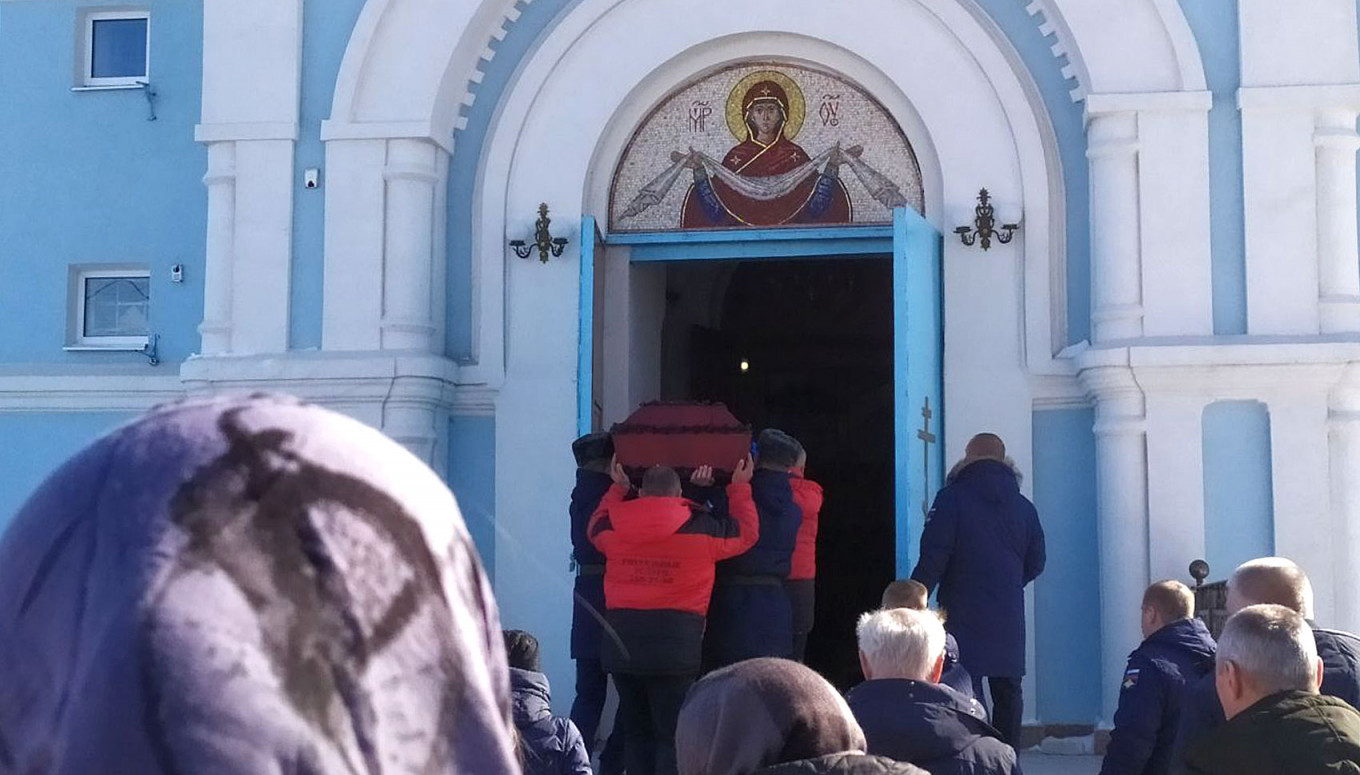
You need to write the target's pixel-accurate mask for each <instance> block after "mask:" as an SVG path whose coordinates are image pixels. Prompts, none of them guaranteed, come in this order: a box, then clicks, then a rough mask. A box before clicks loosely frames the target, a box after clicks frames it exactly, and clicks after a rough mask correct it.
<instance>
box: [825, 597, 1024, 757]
mask: <svg viewBox="0 0 1360 775" xmlns="http://www.w3.org/2000/svg"><path fill="white" fill-rule="evenodd" d="M855 634H856V635H857V636H858V638H859V661H860V666H861V667H862V668H863V669H864V677H865V678H866V679H867V680H866V681H865V682H864V683H862V684H860V685H859V686H856V687H855V688H854V689H852V690H851V691H850V694H849V696H848V697H846V700H847V701H848V702H849V703H850V710H851V711H852V712H853V713H854V714H855V719H856V720H858V721H859V724H860V727H862V728H863V729H864V737H865V739H866V740H868V743H869V753H871V754H876V755H878V756H887V757H889V758H891V759H896V760H897V761H900V762H908V763H911V764H914V765H916V766H918V767H921V768H922V769H925V770H927V771H929V772H931V773H933V775H964V774H965V773H968V774H969V775H1019V772H1020V768H1019V765H1018V764H1017V762H1016V757H1015V751H1014V750H1013V749H1012V748H1011V747H1010V746H1009V745H1007V744H1006V743H1005V742H1003V741H1002V740H1001V735H1000V733H999V732H997V731H996V730H995V729H993V728H992V727H991V726H990V725H988V724H987V721H986V719H987V715H986V711H984V710H983V708H982V705H981V704H979V703H978V702H977V701H976V700H973V699H970V698H968V697H965V696H964V695H962V694H960V693H958V692H957V691H955V690H953V689H951V688H949V687H948V686H945V685H943V684H941V683H940V682H939V681H940V673H941V672H942V671H943V670H944V641H945V633H944V625H942V624H941V623H940V618H939V616H938V615H937V614H935V613H934V612H932V611H917V610H913V609H910V608H894V609H889V610H880V611H874V612H872V613H867V614H864V615H863V616H861V617H860V620H859V626H858V627H857V628H856V630H855Z"/></svg>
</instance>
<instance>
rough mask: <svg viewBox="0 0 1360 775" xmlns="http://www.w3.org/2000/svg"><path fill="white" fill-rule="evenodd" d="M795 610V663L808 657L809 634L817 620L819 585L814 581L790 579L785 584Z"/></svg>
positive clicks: (790, 602)
mask: <svg viewBox="0 0 1360 775" xmlns="http://www.w3.org/2000/svg"><path fill="white" fill-rule="evenodd" d="M784 591H786V592H788V593H789V604H790V605H791V606H792V608H793V653H792V657H793V660H794V661H795V662H802V661H803V658H804V657H806V656H807V642H808V633H810V632H812V625H813V624H814V623H815V622H816V618H817V585H816V582H815V581H814V580H813V579H790V580H788V581H785V582H784Z"/></svg>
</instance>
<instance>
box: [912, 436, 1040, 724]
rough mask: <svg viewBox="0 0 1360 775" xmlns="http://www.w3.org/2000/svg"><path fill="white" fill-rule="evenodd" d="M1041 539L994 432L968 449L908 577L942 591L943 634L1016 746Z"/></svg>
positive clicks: (941, 498)
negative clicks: (1031, 588)
mask: <svg viewBox="0 0 1360 775" xmlns="http://www.w3.org/2000/svg"><path fill="white" fill-rule="evenodd" d="M1044 559H1045V552H1044V531H1043V528H1042V527H1040V526H1039V515H1038V512H1036V511H1035V510H1034V504H1032V503H1030V502H1029V499H1027V498H1025V496H1023V495H1021V494H1020V477H1019V473H1018V472H1017V471H1016V470H1015V468H1014V467H1013V465H1012V464H1011V463H1010V461H1008V460H1007V459H1006V445H1005V444H1003V443H1002V441H1001V439H1000V438H999V437H998V436H996V435H994V434H991V433H981V434H978V435H977V436H974V437H973V438H972V440H970V441H969V442H968V447H967V449H966V450H965V453H964V458H963V460H961V461H959V463H958V465H956V466H954V470H953V471H951V472H950V474H949V478H948V480H947V481H946V483H945V486H944V489H942V490H940V493H939V494H938V495H936V496H935V505H934V506H933V507H932V508H931V510H930V514H929V516H927V517H926V526H925V530H924V532H922V534H921V559H920V561H919V562H917V564H916V569H915V570H913V571H912V573H911V577H912V578H913V579H915V580H917V581H919V582H921V583H922V584H924V585H925V587H926V589H927V590H931V589H934V588H935V586H936V585H937V584H938V585H939V587H940V592H939V602H940V607H941V608H942V609H944V611H945V613H946V614H948V616H949V618H948V620H947V621H946V623H945V627H946V628H947V629H948V631H949V632H950V633H952V634H953V635H954V637H955V638H957V639H958V642H959V657H960V659H961V660H962V662H963V666H964V667H965V668H967V669H968V672H969V673H971V674H972V675H973V693H974V695H975V696H976V697H977V699H978V700H979V701H981V700H982V699H983V693H982V679H983V678H984V677H985V678H987V679H988V681H987V683H988V687H989V688H990V689H991V697H992V703H991V705H992V724H993V726H995V727H996V728H997V730H998V731H1000V732H1001V735H1002V739H1004V740H1005V741H1006V742H1007V743H1008V744H1010V745H1012V746H1014V745H1015V744H1016V743H1017V741H1018V739H1019V737H1020V720H1021V713H1022V710H1023V708H1024V702H1023V698H1022V696H1021V692H1020V678H1021V677H1022V676H1023V675H1024V674H1025V585H1026V584H1028V583H1029V582H1031V581H1033V580H1034V579H1035V578H1036V577H1038V575H1039V574H1040V573H1042V572H1043V570H1044Z"/></svg>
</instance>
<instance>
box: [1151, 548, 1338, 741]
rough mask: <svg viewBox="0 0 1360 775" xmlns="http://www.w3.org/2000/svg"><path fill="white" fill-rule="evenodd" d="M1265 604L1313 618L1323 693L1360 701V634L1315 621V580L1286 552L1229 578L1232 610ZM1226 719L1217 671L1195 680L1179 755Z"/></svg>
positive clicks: (1250, 563) (1183, 709)
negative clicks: (1218, 691)
mask: <svg viewBox="0 0 1360 775" xmlns="http://www.w3.org/2000/svg"><path fill="white" fill-rule="evenodd" d="M1261 603H1270V604H1274V605H1282V606H1284V607H1285V608H1288V609H1289V610H1291V611H1293V612H1295V613H1297V614H1299V615H1300V616H1301V617H1303V619H1304V620H1305V621H1307V622H1308V624H1309V627H1310V628H1311V629H1312V634H1313V638H1314V641H1315V643H1316V648H1317V654H1318V657H1319V658H1320V659H1321V661H1322V689H1321V691H1322V693H1323V694H1326V695H1329V696H1332V697H1336V698H1338V699H1341V700H1345V701H1346V702H1347V703H1348V704H1350V705H1351V706H1353V707H1354V706H1356V705H1357V703H1360V638H1356V637H1355V636H1354V635H1352V634H1350V633H1348V632H1341V631H1339V630H1325V629H1322V628H1320V627H1318V626H1317V625H1316V624H1314V623H1313V621H1312V619H1313V585H1312V584H1311V583H1310V582H1309V581H1308V574H1306V573H1304V572H1303V569H1302V568H1300V567H1299V566H1298V565H1297V564H1295V563H1294V562H1293V561H1291V560H1288V559H1286V558H1284V557H1260V558H1257V559H1255V560H1250V561H1248V562H1245V563H1243V564H1242V565H1240V566H1238V568H1237V570H1235V571H1233V574H1232V576H1230V577H1229V578H1228V597H1227V601H1226V608H1227V611H1228V614H1230V615H1231V614H1235V613H1237V612H1238V611H1240V610H1242V609H1243V608H1246V607H1247V606H1251V605H1257V604H1261ZM1224 720H1225V715H1224V708H1223V706H1222V705H1221V704H1220V703H1219V699H1218V695H1217V692H1216V691H1215V688H1214V681H1213V678H1212V676H1205V677H1204V678H1202V679H1200V681H1199V682H1198V683H1195V684H1192V685H1191V686H1190V687H1189V688H1187V689H1186V693H1185V697H1184V698H1183V700H1182V703H1181V717H1180V724H1179V726H1178V729H1177V733H1176V747H1175V750H1176V753H1175V754H1174V759H1179V758H1180V757H1181V756H1183V755H1184V753H1185V751H1186V750H1188V749H1189V748H1190V747H1191V746H1193V745H1194V744H1195V742H1196V741H1198V740H1201V739H1203V738H1204V737H1205V736H1206V735H1208V734H1209V733H1210V732H1212V731H1213V730H1214V729H1217V728H1218V727H1219V726H1221V725H1222V724H1223V722H1224ZM1174 759H1173V760H1174Z"/></svg>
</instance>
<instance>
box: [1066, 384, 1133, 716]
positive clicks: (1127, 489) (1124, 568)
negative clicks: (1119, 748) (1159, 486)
mask: <svg viewBox="0 0 1360 775" xmlns="http://www.w3.org/2000/svg"><path fill="white" fill-rule="evenodd" d="M1080 376H1081V380H1082V384H1083V385H1085V386H1086V389H1087V390H1088V392H1090V393H1091V394H1092V395H1093V396H1094V397H1095V399H1096V423H1095V435H1096V507H1097V520H1098V525H1097V534H1098V537H1099V544H1100V582H1099V583H1100V639H1101V649H1100V650H1101V698H1102V702H1101V718H1102V723H1104V724H1105V725H1108V724H1109V723H1110V722H1111V721H1112V720H1113V719H1114V711H1115V708H1116V707H1117V706H1118V704H1119V682H1120V679H1121V677H1122V676H1123V675H1124V664H1125V661H1126V658H1127V657H1128V653H1129V651H1131V650H1132V649H1133V648H1134V647H1136V646H1137V645H1138V643H1139V642H1140V641H1141V640H1142V633H1141V632H1140V631H1139V626H1138V616H1137V612H1138V607H1139V604H1140V602H1141V601H1142V595H1143V590H1144V589H1146V588H1147V584H1148V492H1147V433H1146V425H1145V422H1146V420H1145V415H1144V401H1143V393H1142V391H1141V390H1140V389H1139V387H1138V384H1137V382H1135V381H1134V378H1133V371H1132V370H1131V369H1130V368H1128V367H1127V366H1121V365H1110V366H1097V367H1094V368H1089V369H1086V370H1084V371H1082V372H1081V375H1080Z"/></svg>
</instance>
